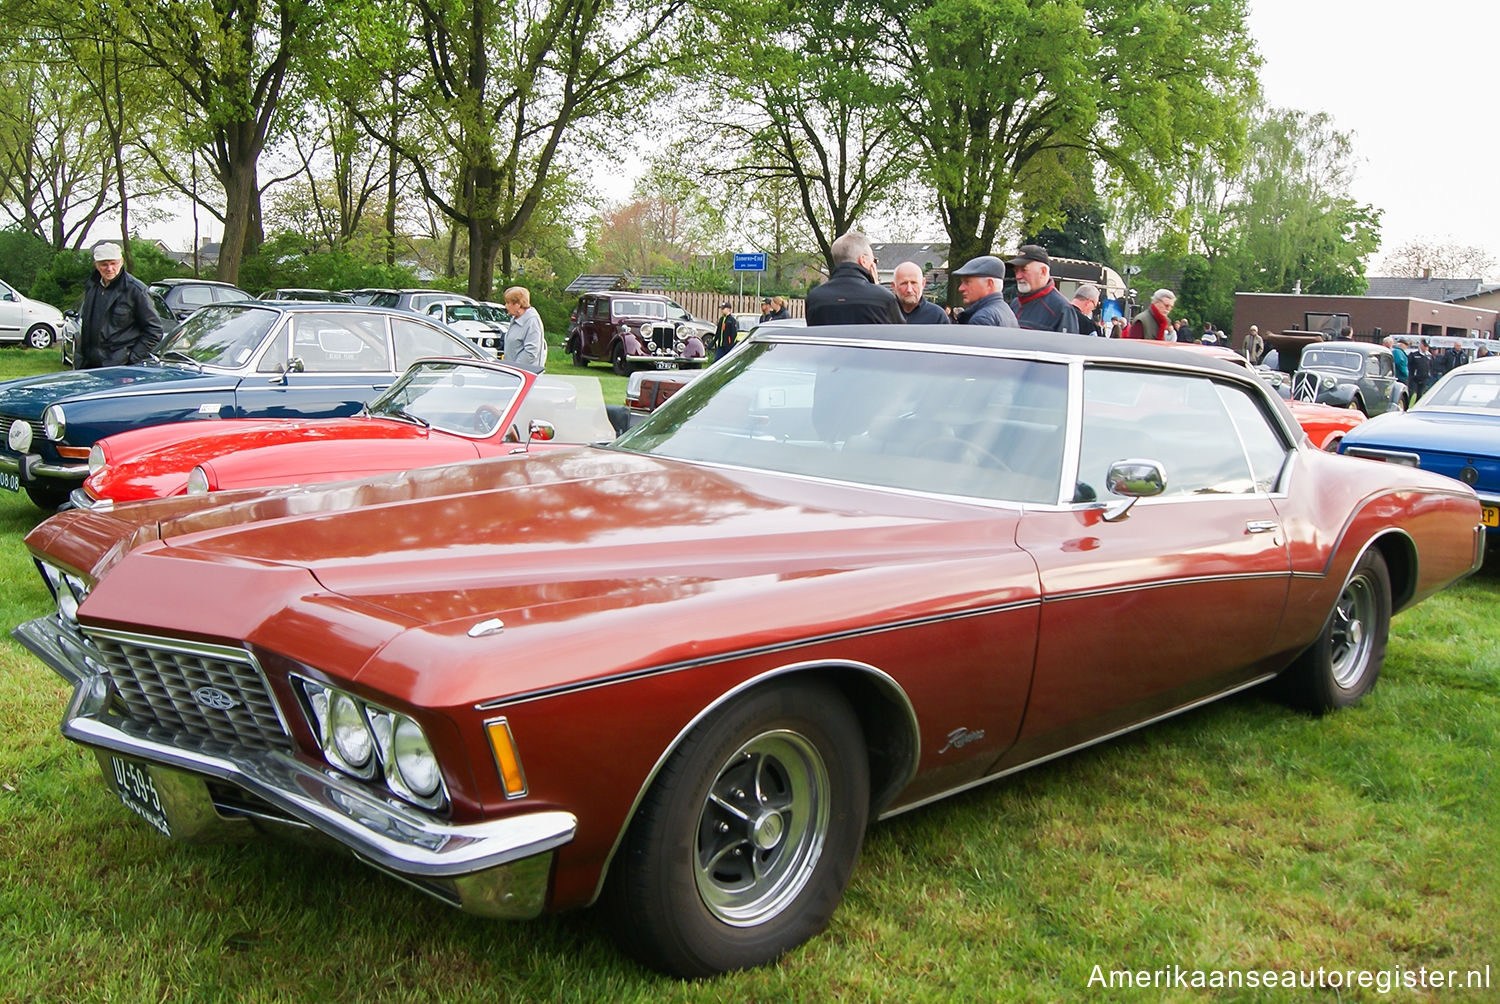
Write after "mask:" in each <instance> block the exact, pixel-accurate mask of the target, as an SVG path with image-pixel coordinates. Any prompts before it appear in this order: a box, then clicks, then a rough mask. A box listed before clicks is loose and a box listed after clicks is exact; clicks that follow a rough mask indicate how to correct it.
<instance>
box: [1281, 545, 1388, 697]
mask: <svg viewBox="0 0 1500 1004" xmlns="http://www.w3.org/2000/svg"><path fill="white" fill-rule="evenodd" d="M1390 628H1391V575H1390V571H1389V570H1388V569H1387V568H1386V564H1385V558H1383V557H1381V554H1380V552H1379V551H1377V550H1375V549H1374V548H1371V549H1370V550H1368V551H1366V552H1365V553H1364V554H1363V555H1362V556H1361V557H1360V559H1359V563H1358V564H1356V565H1355V566H1354V571H1353V572H1352V573H1351V574H1350V575H1349V581H1348V582H1346V583H1344V588H1343V591H1342V592H1340V593H1339V598H1338V602H1337V603H1335V604H1334V606H1333V612H1332V613H1330V614H1329V615H1328V621H1327V623H1326V624H1324V625H1323V631H1322V633H1321V634H1320V635H1319V636H1318V640H1317V641H1315V642H1313V644H1312V646H1311V647H1310V648H1309V649H1308V650H1307V651H1305V652H1303V653H1302V654H1301V655H1299V656H1298V657H1297V661H1296V662H1294V663H1292V665H1291V666H1289V667H1288V668H1287V670H1286V671H1285V672H1284V673H1283V674H1282V677H1281V681H1282V685H1283V692H1284V693H1285V695H1286V697H1287V698H1288V700H1290V701H1291V702H1292V703H1294V704H1296V705H1298V706H1299V707H1303V708H1306V709H1307V710H1309V711H1313V712H1317V713H1319V714H1321V713H1323V712H1325V711H1332V710H1333V709H1335V708H1347V707H1348V706H1349V705H1351V704H1354V703H1355V702H1357V701H1358V700H1359V699H1360V698H1361V697H1364V696H1365V694H1367V693H1369V692H1370V690H1371V688H1373V687H1374V686H1375V680H1376V678H1377V677H1379V676H1380V667H1381V665H1382V664H1383V663H1384V662H1385V644H1386V638H1387V636H1388V635H1389V633H1390Z"/></svg>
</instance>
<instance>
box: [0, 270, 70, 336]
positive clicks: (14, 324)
mask: <svg viewBox="0 0 1500 1004" xmlns="http://www.w3.org/2000/svg"><path fill="white" fill-rule="evenodd" d="M62 326H63V315H62V311H60V310H58V309H57V308H56V307H54V306H52V305H51V304H50V303H43V302H41V301H40V300H33V299H31V298H29V297H25V296H22V295H21V293H20V291H19V290H17V289H16V288H15V287H14V286H12V285H10V284H9V283H7V282H5V281H4V280H0V342H20V343H21V344H23V345H25V346H26V347H28V348H33V349H45V348H47V347H49V346H51V345H52V344H53V343H54V342H56V341H57V336H58V334H59V333H61V331H62Z"/></svg>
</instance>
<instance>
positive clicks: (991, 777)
mask: <svg viewBox="0 0 1500 1004" xmlns="http://www.w3.org/2000/svg"><path fill="white" fill-rule="evenodd" d="M1275 677H1276V674H1275V673H1265V674H1263V675H1261V676H1257V677H1255V679H1253V680H1247V681H1246V682H1244V683H1241V684H1237V685H1236V686H1233V687H1230V688H1229V689H1228V690H1220V691H1218V692H1217V693H1213V694H1209V695H1208V696H1207V697H1200V698H1199V699H1198V700H1196V701H1192V702H1190V703H1188V704H1184V705H1183V706H1182V707H1180V708H1173V709H1172V710H1171V711H1166V712H1163V713H1162V714H1159V715H1157V716H1155V717H1154V718H1147V719H1145V720H1144V721H1140V722H1136V723H1135V724H1134V725H1127V726H1125V727H1124V728H1120V729H1115V730H1114V731H1113V732H1109V733H1106V734H1105V735H1102V736H1098V737H1096V738H1094V739H1087V740H1085V741H1083V742H1081V743H1078V744H1077V745H1074V746H1069V747H1068V748H1067V749H1061V750H1057V751H1056V752H1054V753H1048V754H1046V755H1045V756H1040V757H1037V758H1036V759H1035V760H1028V761H1026V762H1025V763H1022V764H1017V765H1016V766H1014V767H1007V768H1005V769H1004V770H1002V771H998V772H996V773H994V774H986V775H985V776H984V777H981V778H978V779H977V780H974V781H970V782H968V783H967V784H961V785H959V786H958V787H956V788H949V789H948V790H946V791H942V792H939V793H937V794H935V795H929V796H927V797H926V798H924V799H921V800H920V801H916V802H912V803H910V804H908V805H902V806H899V807H897V808H895V809H888V810H886V811H885V812H882V813H881V814H880V815H879V816H877V817H876V818H877V819H880V820H885V819H890V818H892V817H894V816H899V815H901V814H902V813H904V812H910V811H911V810H912V809H920V808H921V807H922V806H924V805H931V804H932V803H933V802H938V801H941V800H942V799H945V798H948V797H950V796H953V795H957V794H959V793H960V792H965V791H968V790H969V789H970V788H977V787H979V786H980V785H983V784H989V783H990V782H991V781H998V780H1000V779H1001V778H1002V777H1009V776H1010V775H1012V774H1017V773H1020V772H1021V771H1023V770H1027V769H1029V768H1031V767H1036V766H1039V765H1041V764H1044V763H1046V762H1047V761H1049V760H1056V759H1058V758H1059V757H1064V756H1067V755H1068V754H1069V753H1076V752H1077V751H1078V750H1082V749H1088V748H1089V747H1090V746H1097V745H1099V744H1100V743H1103V742H1108V741H1109V740H1111V739H1115V738H1118V737H1120V736H1123V735H1125V734H1127V733H1130V732H1135V731H1136V730H1137V729H1144V728H1146V727H1147V726H1148V725H1155V724H1156V723H1157V722H1161V721H1165V720H1167V719H1168V718H1174V717H1176V716H1177V715H1180V714H1183V713H1185V712H1188V711H1192V710H1194V709H1195V708H1200V707H1202V706H1203V705H1205V704H1212V703H1213V702H1214V701H1220V700H1223V699H1224V698H1226V697H1230V696H1232V695H1234V694H1238V693H1239V692H1240V691H1242V690H1249V689H1250V688H1251V687H1258V686H1260V685H1261V684H1262V683H1265V682H1266V681H1268V680H1271V679H1274V678H1275Z"/></svg>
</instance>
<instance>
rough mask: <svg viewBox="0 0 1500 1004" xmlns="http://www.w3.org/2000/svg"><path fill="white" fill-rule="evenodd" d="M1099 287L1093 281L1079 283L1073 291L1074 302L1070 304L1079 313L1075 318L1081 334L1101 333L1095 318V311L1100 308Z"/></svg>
mask: <svg viewBox="0 0 1500 1004" xmlns="http://www.w3.org/2000/svg"><path fill="white" fill-rule="evenodd" d="M1099 296H1100V294H1099V287H1098V286H1095V285H1094V284H1093V283H1091V282H1085V283H1081V284H1079V286H1078V288H1077V289H1076V290H1074V291H1073V302H1072V303H1071V304H1069V306H1071V307H1072V308H1073V310H1074V311H1075V312H1076V313H1077V315H1078V316H1077V317H1075V318H1074V320H1075V321H1077V322H1078V333H1079V334H1080V335H1097V334H1099V333H1100V331H1099V325H1098V323H1097V322H1095V320H1094V311H1096V310H1098V309H1099Z"/></svg>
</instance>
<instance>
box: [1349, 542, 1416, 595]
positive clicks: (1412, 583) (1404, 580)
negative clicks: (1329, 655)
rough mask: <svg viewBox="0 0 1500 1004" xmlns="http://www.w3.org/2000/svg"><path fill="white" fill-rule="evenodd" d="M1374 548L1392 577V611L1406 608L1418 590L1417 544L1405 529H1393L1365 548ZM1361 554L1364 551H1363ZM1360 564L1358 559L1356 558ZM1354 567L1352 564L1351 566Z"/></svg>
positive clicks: (1356, 561)
mask: <svg viewBox="0 0 1500 1004" xmlns="http://www.w3.org/2000/svg"><path fill="white" fill-rule="evenodd" d="M1371 548H1373V549H1374V550H1377V551H1379V552H1380V556H1381V557H1382V558H1384V559H1385V567H1386V571H1387V572H1389V573H1390V577H1391V613H1392V614H1394V613H1396V612H1397V611H1399V610H1402V609H1405V607H1406V605H1407V604H1409V603H1410V602H1411V600H1412V597H1413V596H1415V595H1416V591H1417V546H1416V544H1415V543H1414V542H1413V541H1412V539H1411V537H1410V536H1409V535H1408V534H1407V533H1406V532H1405V531H1404V530H1397V529H1391V530H1387V531H1386V532H1385V533H1382V534H1381V535H1380V536H1378V537H1376V538H1375V539H1374V540H1373V541H1371V542H1370V543H1369V545H1368V546H1367V547H1366V548H1365V549H1364V550H1369V549H1371ZM1360 553H1361V556H1362V555H1363V553H1364V551H1361V552H1360ZM1355 563H1356V564H1358V559H1355ZM1351 567H1352V566H1351Z"/></svg>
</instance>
